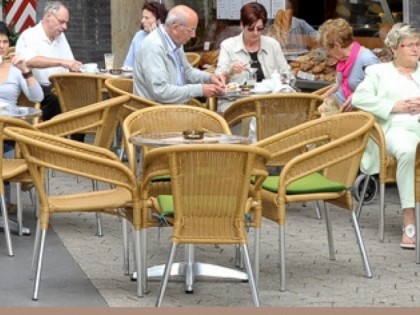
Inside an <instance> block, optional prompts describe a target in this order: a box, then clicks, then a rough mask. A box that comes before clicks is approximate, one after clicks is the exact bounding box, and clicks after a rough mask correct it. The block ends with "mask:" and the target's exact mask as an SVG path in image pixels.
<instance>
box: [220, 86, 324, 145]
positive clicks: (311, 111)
mask: <svg viewBox="0 0 420 315" xmlns="http://www.w3.org/2000/svg"><path fill="white" fill-rule="evenodd" d="M321 103H322V99H321V98H320V97H319V96H317V95H311V94H308V93H279V94H268V95H261V96H251V97H246V98H242V99H239V100H237V101H234V102H233V103H232V104H231V106H230V107H229V108H228V109H227V110H226V111H225V112H224V114H223V116H224V117H225V119H226V121H227V122H228V124H229V126H231V128H232V127H233V126H234V125H236V124H238V123H240V122H244V121H246V120H247V119H248V120H249V119H250V118H252V117H255V118H256V123H257V124H256V125H257V132H256V138H257V141H258V140H262V139H265V138H267V137H269V136H272V135H275V134H276V133H279V132H281V131H283V130H286V129H289V128H291V127H294V126H296V125H298V124H301V123H304V122H306V121H309V120H312V119H314V118H316V117H317V108H318V106H319V105H320V104H321ZM243 126H244V131H243V133H244V134H246V133H247V132H248V128H247V124H246V123H243Z"/></svg>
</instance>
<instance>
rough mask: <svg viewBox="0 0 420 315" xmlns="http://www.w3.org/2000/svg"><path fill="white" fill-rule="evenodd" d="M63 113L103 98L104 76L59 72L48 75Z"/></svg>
mask: <svg viewBox="0 0 420 315" xmlns="http://www.w3.org/2000/svg"><path fill="white" fill-rule="evenodd" d="M49 80H50V81H51V84H52V86H53V89H54V93H55V94H56V95H57V97H58V100H59V102H60V107H61V111H62V112H63V113H65V112H69V111H71V110H74V109H77V108H82V107H84V106H86V105H90V104H94V103H97V102H100V101H102V100H103V91H104V90H103V87H104V81H105V78H104V76H101V75H94V74H85V73H60V74H53V75H51V76H50V77H49Z"/></svg>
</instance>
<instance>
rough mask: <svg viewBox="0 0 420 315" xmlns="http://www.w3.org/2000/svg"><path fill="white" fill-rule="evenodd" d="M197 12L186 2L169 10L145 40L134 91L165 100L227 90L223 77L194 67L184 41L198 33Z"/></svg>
mask: <svg viewBox="0 0 420 315" xmlns="http://www.w3.org/2000/svg"><path fill="white" fill-rule="evenodd" d="M197 24H198V16H197V13H196V12H195V11H194V10H192V9H191V8H189V7H187V6H185V5H178V6H175V7H174V8H172V9H171V10H170V11H169V12H168V16H167V18H166V20H165V24H164V25H159V26H158V27H157V28H156V29H155V30H154V31H153V32H151V33H150V35H149V36H147V38H146V39H145V40H144V41H143V42H142V44H141V45H140V47H139V51H138V53H137V54H136V57H135V61H134V73H133V77H134V93H135V94H137V95H140V96H143V97H145V98H147V99H150V100H153V101H156V102H159V103H163V104H175V103H177V104H182V103H187V102H188V101H189V100H190V99H191V98H195V97H202V96H204V97H210V96H216V95H218V94H221V93H223V92H224V85H225V82H224V77H223V76H222V75H214V74H210V73H208V72H204V71H200V70H198V69H196V68H193V67H192V66H191V65H190V64H189V63H188V60H187V58H186V57H185V53H184V49H183V45H185V44H186V43H187V42H188V41H189V40H190V39H191V38H193V37H195V33H196V29H197Z"/></svg>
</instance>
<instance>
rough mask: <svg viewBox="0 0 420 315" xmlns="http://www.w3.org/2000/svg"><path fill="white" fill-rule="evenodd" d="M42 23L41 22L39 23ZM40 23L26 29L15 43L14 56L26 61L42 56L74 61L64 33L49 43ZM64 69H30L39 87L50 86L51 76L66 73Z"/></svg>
mask: <svg viewBox="0 0 420 315" xmlns="http://www.w3.org/2000/svg"><path fill="white" fill-rule="evenodd" d="M41 22H42V21H41ZM41 22H39V23H38V24H37V25H35V26H34V27H32V28H28V29H26V30H25V31H24V32H23V33H22V34H21V35H20V36H19V39H18V41H17V43H16V54H17V55H20V56H22V57H23V58H25V60H26V61H28V60H30V59H32V58H34V57H36V56H44V57H49V58H58V59H66V60H74V56H73V52H72V51H71V48H70V45H69V43H68V41H67V38H66V36H65V35H64V33H61V34H60V35H59V36H58V37H57V38H55V39H54V40H53V41H51V40H50V39H49V38H48V37H47V35H46V34H45V31H44V28H43V27H42V24H41ZM68 71H69V70H68V69H66V68H64V67H51V68H44V69H36V68H34V69H32V72H33V74H34V76H35V78H36V79H37V81H38V82H39V83H40V84H41V85H50V84H51V83H50V81H49V80H48V78H49V76H50V75H51V74H55V73H62V72H68Z"/></svg>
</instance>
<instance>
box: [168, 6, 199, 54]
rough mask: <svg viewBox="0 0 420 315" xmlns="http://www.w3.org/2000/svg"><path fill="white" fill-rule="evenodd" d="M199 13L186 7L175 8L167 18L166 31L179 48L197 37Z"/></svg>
mask: <svg viewBox="0 0 420 315" xmlns="http://www.w3.org/2000/svg"><path fill="white" fill-rule="evenodd" d="M197 24H198V16H197V13H196V12H195V11H194V10H193V9H191V8H190V7H187V6H186V5H177V6H175V7H173V8H172V9H171V10H170V11H169V12H168V16H167V17H166V21H165V29H166V31H167V33H168V35H169V36H170V37H171V38H172V40H173V41H174V43H175V44H176V45H177V46H181V45H185V44H186V43H187V42H188V41H189V40H190V39H191V38H193V37H195V31H196V29H197Z"/></svg>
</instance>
